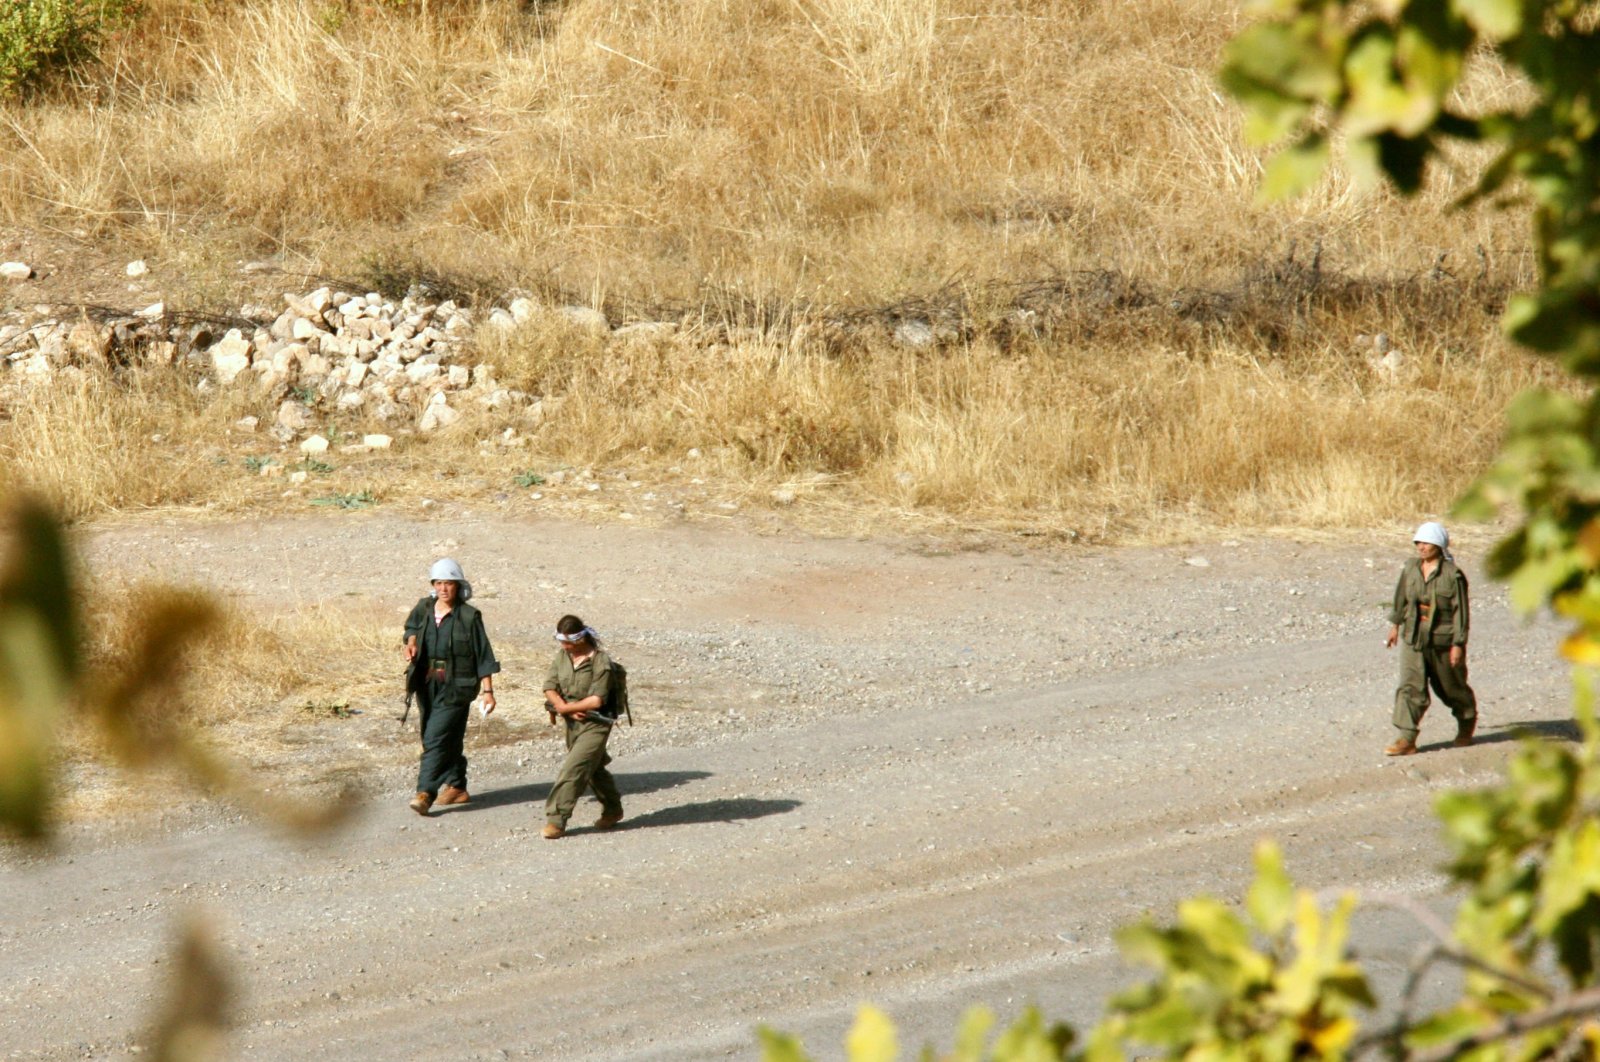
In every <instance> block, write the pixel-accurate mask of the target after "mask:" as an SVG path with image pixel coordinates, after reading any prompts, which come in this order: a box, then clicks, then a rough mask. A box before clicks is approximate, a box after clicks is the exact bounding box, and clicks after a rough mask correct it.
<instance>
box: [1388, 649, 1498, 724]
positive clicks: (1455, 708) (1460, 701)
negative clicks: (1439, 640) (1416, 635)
mask: <svg viewBox="0 0 1600 1062" xmlns="http://www.w3.org/2000/svg"><path fill="white" fill-rule="evenodd" d="M1430 687H1432V689H1433V692H1434V693H1437V694H1438V695H1439V699H1440V700H1441V701H1443V702H1444V703H1445V704H1446V705H1447V706H1448V707H1449V709H1450V713H1451V714H1452V715H1454V716H1455V717H1456V725H1457V727H1461V726H1465V725H1466V724H1468V723H1471V722H1473V721H1475V720H1476V719H1477V718H1478V696H1477V694H1475V693H1473V692H1472V687H1471V686H1469V685H1467V669H1466V665H1465V664H1463V665H1462V666H1461V667H1451V666H1450V647H1449V646H1448V645H1427V646H1423V647H1422V648H1421V649H1417V648H1414V647H1412V646H1409V645H1407V644H1406V643H1404V642H1401V643H1400V686H1399V688H1398V689H1396V690H1395V691H1394V725H1395V728H1396V729H1398V730H1399V731H1400V736H1401V737H1403V738H1408V739H1410V740H1411V741H1413V742H1415V741H1416V740H1417V729H1418V728H1419V727H1420V726H1421V725H1422V716H1423V713H1425V712H1426V711H1427V710H1428V703H1429V700H1428V689H1429V688H1430Z"/></svg>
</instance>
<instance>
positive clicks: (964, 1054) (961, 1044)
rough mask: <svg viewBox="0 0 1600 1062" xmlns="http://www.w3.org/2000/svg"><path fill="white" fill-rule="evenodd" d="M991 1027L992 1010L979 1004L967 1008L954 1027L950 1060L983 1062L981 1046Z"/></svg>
mask: <svg viewBox="0 0 1600 1062" xmlns="http://www.w3.org/2000/svg"><path fill="white" fill-rule="evenodd" d="M993 1028H994V1011H992V1010H990V1009H989V1008H988V1007H981V1006H979V1007H972V1008H969V1009H968V1011H967V1012H966V1014H964V1015H962V1017H961V1024H960V1026H959V1027H957V1029H956V1044H955V1051H954V1053H953V1054H951V1056H950V1062H983V1047H984V1044H985V1043H987V1042H988V1039H989V1030H991V1029H993Z"/></svg>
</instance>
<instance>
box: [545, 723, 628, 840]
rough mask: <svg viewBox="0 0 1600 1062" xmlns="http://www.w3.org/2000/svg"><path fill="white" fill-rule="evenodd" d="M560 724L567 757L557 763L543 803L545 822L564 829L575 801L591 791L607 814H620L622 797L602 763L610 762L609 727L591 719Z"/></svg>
mask: <svg viewBox="0 0 1600 1062" xmlns="http://www.w3.org/2000/svg"><path fill="white" fill-rule="evenodd" d="M563 722H565V723H566V727H567V758H566V759H565V760H562V761H561V771H560V773H559V774H557V775H556V781H555V785H553V786H551V787H550V796H549V798H548V799H547V800H546V801H545V802H544V818H545V821H546V822H548V823H550V824H551V825H552V826H560V827H561V828H562V829H566V826H567V820H568V819H570V818H572V811H573V809H574V808H576V807H577V806H578V798H579V797H581V796H583V791H584V790H585V789H591V788H592V789H593V790H594V795H595V796H596V797H598V798H599V800H600V807H601V809H602V810H603V811H604V812H605V813H606V814H607V815H621V814H622V794H621V793H618V792H617V783H616V779H614V778H612V777H611V772H610V771H608V770H606V764H608V763H610V762H611V754H610V753H608V752H607V751H606V739H607V738H609V737H610V736H611V725H610V724H609V723H601V722H597V721H595V720H593V719H585V720H583V721H582V722H573V721H572V720H570V719H567V720H563Z"/></svg>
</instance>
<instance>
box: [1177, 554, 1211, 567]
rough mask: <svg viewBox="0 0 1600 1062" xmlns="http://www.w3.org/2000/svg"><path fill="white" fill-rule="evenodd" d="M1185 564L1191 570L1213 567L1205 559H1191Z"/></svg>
mask: <svg viewBox="0 0 1600 1062" xmlns="http://www.w3.org/2000/svg"><path fill="white" fill-rule="evenodd" d="M1183 563H1185V564H1187V565H1188V566H1189V567H1191V568H1209V567H1211V562H1210V561H1208V560H1206V559H1205V558H1204V557H1189V558H1187V559H1186V560H1185V561H1184V562H1183Z"/></svg>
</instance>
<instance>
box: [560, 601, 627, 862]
mask: <svg viewBox="0 0 1600 1062" xmlns="http://www.w3.org/2000/svg"><path fill="white" fill-rule="evenodd" d="M556 644H557V645H559V646H560V648H559V649H557V650H556V656H555V659H554V660H553V661H551V663H550V672H549V674H547V675H546V676H545V680H544V696H545V701H546V703H547V704H548V705H549V708H550V714H551V717H552V718H553V717H555V716H557V715H559V716H561V720H562V725H563V726H564V727H565V728H566V738H567V758H566V759H565V760H563V761H562V762H561V771H560V772H559V773H558V774H557V775H556V781H555V784H554V785H553V786H551V787H550V796H549V799H547V800H546V801H545V805H544V819H545V822H544V838H545V840H547V841H553V840H555V839H557V838H558V837H562V836H565V835H566V832H567V820H568V819H570V818H571V817H572V812H573V810H574V809H575V808H576V807H577V806H578V798H579V797H581V796H583V791H584V790H585V789H593V790H594V795H595V796H596V797H597V798H598V799H599V801H600V817H599V818H598V819H596V820H595V824H594V828H595V829H597V830H609V829H611V828H612V827H613V826H615V825H616V824H617V823H619V822H621V821H622V795H621V794H620V793H618V792H617V783H616V781H615V780H614V779H613V778H612V777H611V772H610V771H608V770H606V764H608V763H610V762H611V754H610V753H608V752H606V739H607V738H609V737H610V736H611V728H612V727H613V726H615V725H616V722H617V710H616V704H615V699H614V697H613V693H614V692H615V683H614V682H613V679H612V668H611V657H610V656H609V655H608V654H607V653H606V651H605V650H604V649H602V648H600V636H599V635H598V634H596V633H595V632H594V628H592V627H590V626H588V625H587V624H586V623H584V622H583V620H581V619H579V618H578V617H577V616H562V617H561V619H560V620H558V621H557V622H556Z"/></svg>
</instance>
